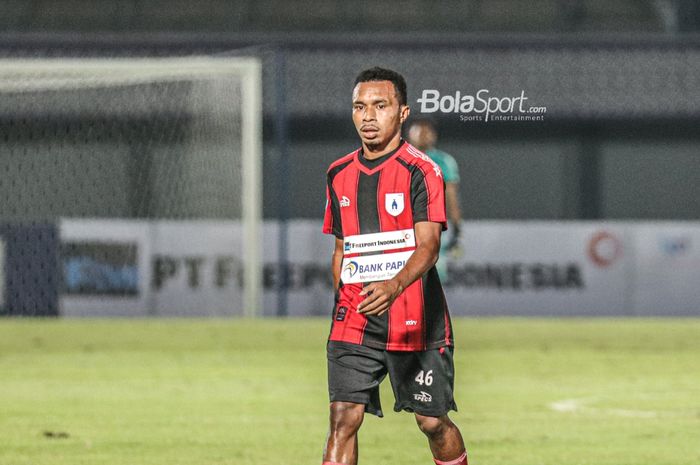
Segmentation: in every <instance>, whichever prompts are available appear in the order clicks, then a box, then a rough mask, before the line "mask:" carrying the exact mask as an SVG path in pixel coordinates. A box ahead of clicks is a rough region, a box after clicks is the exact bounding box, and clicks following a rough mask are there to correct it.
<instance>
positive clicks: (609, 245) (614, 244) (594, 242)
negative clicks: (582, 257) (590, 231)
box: [588, 231, 622, 268]
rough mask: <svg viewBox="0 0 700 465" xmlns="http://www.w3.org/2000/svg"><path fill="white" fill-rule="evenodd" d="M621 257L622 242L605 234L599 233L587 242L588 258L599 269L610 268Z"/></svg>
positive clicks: (603, 232) (611, 235) (605, 232)
mask: <svg viewBox="0 0 700 465" xmlns="http://www.w3.org/2000/svg"><path fill="white" fill-rule="evenodd" d="M620 256H622V241H620V240H619V239H618V238H617V237H616V236H614V235H613V234H611V233H609V232H607V231H599V232H597V233H595V234H594V235H593V237H591V240H590V241H589V242H588V257H589V258H590V259H591V261H592V262H593V263H594V264H595V265H596V266H599V267H601V268H606V267H608V266H610V265H611V264H612V263H613V262H614V261H615V260H617V259H618V258H620Z"/></svg>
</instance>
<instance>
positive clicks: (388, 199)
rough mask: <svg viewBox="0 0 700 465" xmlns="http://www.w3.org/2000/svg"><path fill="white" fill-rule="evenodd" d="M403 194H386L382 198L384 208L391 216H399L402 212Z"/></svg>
mask: <svg viewBox="0 0 700 465" xmlns="http://www.w3.org/2000/svg"><path fill="white" fill-rule="evenodd" d="M403 207H404V204H403V192H398V193H395V194H386V196H385V197H384V208H385V209H386V212H387V213H388V214H390V215H392V216H399V215H400V214H401V212H402V211H403Z"/></svg>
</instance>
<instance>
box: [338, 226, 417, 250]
mask: <svg viewBox="0 0 700 465" xmlns="http://www.w3.org/2000/svg"><path fill="white" fill-rule="evenodd" d="M415 246H416V237H415V234H414V233H413V229H401V230H398V231H387V232H381V233H371V234H358V235H356V236H348V237H346V238H344V239H343V252H344V254H345V255H349V254H354V253H362V252H384V251H386V250H393V249H403V248H406V247H415Z"/></svg>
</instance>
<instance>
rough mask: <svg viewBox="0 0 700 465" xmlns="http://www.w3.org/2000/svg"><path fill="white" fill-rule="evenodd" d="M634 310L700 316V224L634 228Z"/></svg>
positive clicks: (636, 311)
mask: <svg viewBox="0 0 700 465" xmlns="http://www.w3.org/2000/svg"><path fill="white" fill-rule="evenodd" d="M634 248H635V250H636V256H635V263H634V270H635V273H634V275H635V282H634V309H635V314H637V315H678V316H681V315H694V316H697V315H700V225H698V224H697V223H690V222H686V223H684V222H668V223H666V222H664V223H651V224H640V225H638V226H636V227H635V244H634Z"/></svg>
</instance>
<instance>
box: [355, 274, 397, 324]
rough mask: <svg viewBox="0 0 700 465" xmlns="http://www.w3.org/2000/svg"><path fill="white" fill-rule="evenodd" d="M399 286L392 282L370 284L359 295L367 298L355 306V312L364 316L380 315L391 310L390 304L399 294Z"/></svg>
mask: <svg viewBox="0 0 700 465" xmlns="http://www.w3.org/2000/svg"><path fill="white" fill-rule="evenodd" d="M402 290H403V289H401V286H400V285H399V284H398V283H397V282H396V281H394V280H389V281H383V282H380V283H371V284H369V285H367V286H365V288H364V289H362V291H361V292H360V295H366V296H367V297H366V298H365V299H364V300H363V301H362V302H360V305H358V306H357V312H358V313H363V314H364V315H365V316H370V315H377V316H378V315H381V314H382V313H384V312H386V311H387V310H389V309H390V308H391V304H393V303H394V300H396V298H397V297H398V296H399V294H401V291H402Z"/></svg>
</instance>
